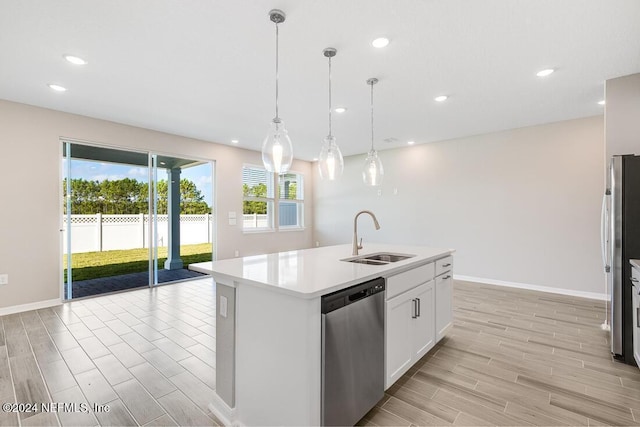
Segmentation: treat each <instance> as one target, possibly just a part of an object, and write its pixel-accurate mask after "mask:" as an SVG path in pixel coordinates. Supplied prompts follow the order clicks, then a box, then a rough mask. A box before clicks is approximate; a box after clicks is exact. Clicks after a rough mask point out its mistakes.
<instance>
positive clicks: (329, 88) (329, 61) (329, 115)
mask: <svg viewBox="0 0 640 427" xmlns="http://www.w3.org/2000/svg"><path fill="white" fill-rule="evenodd" d="M329 136H331V57H329Z"/></svg>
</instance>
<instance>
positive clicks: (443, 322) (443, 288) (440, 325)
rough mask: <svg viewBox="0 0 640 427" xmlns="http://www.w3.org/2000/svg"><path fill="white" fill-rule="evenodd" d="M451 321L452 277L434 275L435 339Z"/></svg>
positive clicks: (448, 274) (438, 337) (448, 275)
mask: <svg viewBox="0 0 640 427" xmlns="http://www.w3.org/2000/svg"><path fill="white" fill-rule="evenodd" d="M452 322H453V277H452V276H451V273H446V274H443V275H442V276H438V277H436V341H440V340H441V339H442V337H444V334H445V333H446V332H447V330H448V329H449V326H451V324H452Z"/></svg>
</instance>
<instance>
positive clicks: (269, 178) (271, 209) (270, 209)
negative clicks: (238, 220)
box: [242, 164, 277, 233]
mask: <svg viewBox="0 0 640 427" xmlns="http://www.w3.org/2000/svg"><path fill="white" fill-rule="evenodd" d="M245 169H253V170H258V171H261V172H264V173H265V174H266V180H265V184H266V186H267V196H266V197H256V196H245V195H244V185H245V184H246V182H245V179H244V171H245ZM274 184H275V177H274V173H273V172H269V171H267V170H266V169H265V168H264V167H263V166H258V165H253V164H243V165H242V189H243V194H242V231H243V232H244V233H266V232H273V231H275V224H276V222H275V219H276V218H277V212H276V197H275V196H276V190H275V187H274ZM269 190H271V194H272V195H271V196H269V193H270V191H269ZM244 202H265V203H266V204H267V214H266V215H267V226H266V227H245V223H244V215H245V213H244Z"/></svg>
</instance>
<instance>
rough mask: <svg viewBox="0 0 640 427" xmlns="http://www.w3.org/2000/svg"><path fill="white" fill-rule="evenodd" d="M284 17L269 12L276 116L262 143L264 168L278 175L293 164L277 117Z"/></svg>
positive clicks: (285, 133)
mask: <svg viewBox="0 0 640 427" xmlns="http://www.w3.org/2000/svg"><path fill="white" fill-rule="evenodd" d="M285 17H286V15H285V14H284V12H283V11H281V10H278V9H273V10H272V11H270V12H269V19H270V20H271V21H272V22H274V23H275V24H276V116H275V118H274V119H273V120H272V121H271V125H270V127H269V133H267V137H266V138H265V139H264V141H263V142H262V163H263V164H264V168H265V169H266V170H267V171H269V172H273V173H277V174H280V175H281V174H283V173H287V172H288V171H289V168H290V167H291V163H292V162H293V144H291V139H290V138H289V133H288V132H287V129H286V128H285V127H284V122H283V121H282V120H281V119H280V117H279V116H278V36H279V33H278V24H280V23H282V22H284V20H285Z"/></svg>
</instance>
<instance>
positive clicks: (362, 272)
mask: <svg viewBox="0 0 640 427" xmlns="http://www.w3.org/2000/svg"><path fill="white" fill-rule="evenodd" d="M351 250H352V246H351V245H350V244H346V245H337V246H325V247H320V248H313V249H302V250H296V251H288V252H279V253H273V254H266V255H254V256H248V257H244V258H231V259H226V260H221V261H212V262H201V263H197V264H191V265H190V266H189V269H191V270H194V271H199V272H201V273H206V274H211V275H212V276H213V278H214V279H215V280H216V281H220V282H222V283H224V284H225V285H228V286H242V285H249V286H251V285H252V286H259V287H262V288H265V289H269V290H273V291H274V292H281V293H285V294H289V295H293V296H297V297H300V298H316V297H319V296H322V295H326V294H329V293H331V292H335V291H338V290H340V289H344V288H346V287H349V286H351V285H355V284H357V283H361V282H364V281H367V280H370V279H375V278H377V277H389V276H392V275H394V274H397V273H400V272H402V271H405V270H409V269H411V268H413V267H415V266H418V265H420V264H426V263H428V262H429V261H433V260H436V259H438V258H442V257H445V256H447V255H449V254H451V253H453V252H454V250H453V249H441V248H429V247H424V246H405V245H388V244H374V243H369V244H365V247H364V249H361V250H360V254H359V255H360V256H361V255H367V254H375V253H378V252H391V253H396V254H407V255H415V256H414V257H411V258H408V259H406V260H402V261H398V262H392V263H389V264H385V265H369V264H359V263H353V262H346V261H341V260H342V259H345V258H352V257H353V256H352V255H351Z"/></svg>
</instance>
